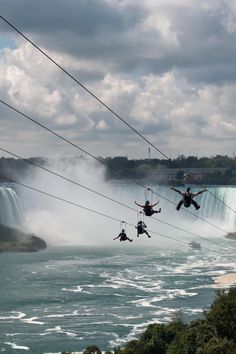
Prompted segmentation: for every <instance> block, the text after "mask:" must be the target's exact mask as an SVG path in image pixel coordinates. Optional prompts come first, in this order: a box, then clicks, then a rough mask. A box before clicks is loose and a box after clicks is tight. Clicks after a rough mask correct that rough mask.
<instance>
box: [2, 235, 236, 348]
mask: <svg viewBox="0 0 236 354" xmlns="http://www.w3.org/2000/svg"><path fill="white" fill-rule="evenodd" d="M148 241H149V240H148ZM227 245H228V246H229V247H230V251H229V250H225V249H223V248H219V247H218V246H217V245H214V244H211V247H209V246H208V244H207V242H206V243H205V244H202V246H203V247H202V250H199V251H198V250H191V249H188V247H187V246H186V247H185V246H184V245H180V246H177V245H176V246H175V247H172V249H168V248H162V249H160V247H150V246H148V245H147V246H146V247H140V246H139V245H138V243H126V242H124V243H121V244H120V243H119V242H117V243H114V244H112V246H110V247H105V248H104V247H98V246H96V247H67V248H49V249H48V250H46V251H41V252H38V253H31V254H30V253H27V254H23V253H11V254H1V255H0V269H1V273H0V274H1V275H0V289H1V290H0V292H1V303H0V333H1V334H0V351H1V352H6V353H22V352H28V353H36V354H37V353H55V352H60V351H62V350H69V351H82V350H83V349H84V348H85V347H86V346H87V345H89V344H96V345H98V346H99V347H100V349H102V350H107V349H112V348H114V347H116V346H119V345H120V346H122V344H124V343H125V341H127V340H130V339H131V338H137V337H138V336H139V334H140V333H141V332H142V331H143V330H144V329H145V328H146V326H147V325H148V324H149V323H152V322H161V323H165V322H168V321H170V320H171V319H172V318H173V316H175V314H176V311H179V310H180V313H181V316H182V319H183V320H184V321H190V320H193V319H196V318H200V317H202V316H203V313H202V312H203V310H206V309H208V308H209V306H210V304H211V303H212V301H213V299H214V297H215V291H216V289H215V286H214V278H215V277H216V276H217V275H221V274H225V273H226V272H231V271H236V262H235V250H236V243H234V242H233V241H228V242H227Z"/></svg>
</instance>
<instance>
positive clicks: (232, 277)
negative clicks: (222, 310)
mask: <svg viewBox="0 0 236 354" xmlns="http://www.w3.org/2000/svg"><path fill="white" fill-rule="evenodd" d="M215 285H216V287H217V288H224V287H230V286H232V285H235V286H236V273H228V274H224V275H220V276H218V277H216V278H215Z"/></svg>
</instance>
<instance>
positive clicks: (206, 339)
mask: <svg viewBox="0 0 236 354" xmlns="http://www.w3.org/2000/svg"><path fill="white" fill-rule="evenodd" d="M66 353H67V354H69V352H66ZM92 353H93V354H94V353H96V354H100V353H101V351H100V349H99V348H98V347H97V346H95V345H93V346H89V347H87V348H86V349H85V350H84V352H83V354H92ZM105 353H106V354H111V353H114V354H236V288H231V289H230V290H229V291H228V292H226V291H225V290H219V291H218V292H217V295H216V299H215V300H214V302H213V304H212V306H211V308H210V310H209V311H208V312H206V313H205V318H204V319H201V320H195V321H192V322H191V323H189V324H185V323H183V322H182V321H181V316H180V318H175V319H174V320H173V321H172V322H171V323H169V324H157V323H154V324H151V325H149V326H148V327H147V329H146V331H145V332H143V333H142V334H141V336H140V338H139V339H135V340H131V341H129V342H128V343H127V344H126V345H125V346H124V348H117V349H115V350H114V351H113V352H110V351H107V352H105Z"/></svg>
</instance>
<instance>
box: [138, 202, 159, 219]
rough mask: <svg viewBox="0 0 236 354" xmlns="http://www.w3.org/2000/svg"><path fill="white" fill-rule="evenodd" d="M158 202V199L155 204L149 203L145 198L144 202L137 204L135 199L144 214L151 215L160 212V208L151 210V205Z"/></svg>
mask: <svg viewBox="0 0 236 354" xmlns="http://www.w3.org/2000/svg"><path fill="white" fill-rule="evenodd" d="M158 203H159V201H158V202H157V203H155V204H150V202H149V200H147V201H146V202H145V204H144V205H141V204H138V203H137V202H136V201H135V204H136V205H138V206H139V207H140V208H143V212H144V214H145V215H146V216H152V215H153V214H154V213H160V212H161V208H159V210H153V207H154V206H155V205H157V204H158Z"/></svg>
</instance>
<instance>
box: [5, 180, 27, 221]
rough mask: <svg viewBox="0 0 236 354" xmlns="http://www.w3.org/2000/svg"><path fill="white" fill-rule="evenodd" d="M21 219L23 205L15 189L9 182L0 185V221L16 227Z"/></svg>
mask: <svg viewBox="0 0 236 354" xmlns="http://www.w3.org/2000/svg"><path fill="white" fill-rule="evenodd" d="M22 221H23V207H22V204H21V202H20V200H19V198H18V196H17V193H16V192H15V190H14V189H13V188H12V187H11V186H10V185H9V184H7V185H6V184H2V185H1V186H0V223H1V224H3V225H6V226H10V227H17V226H19V225H20V224H21V222H22Z"/></svg>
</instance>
